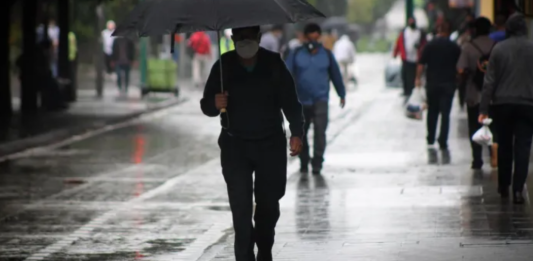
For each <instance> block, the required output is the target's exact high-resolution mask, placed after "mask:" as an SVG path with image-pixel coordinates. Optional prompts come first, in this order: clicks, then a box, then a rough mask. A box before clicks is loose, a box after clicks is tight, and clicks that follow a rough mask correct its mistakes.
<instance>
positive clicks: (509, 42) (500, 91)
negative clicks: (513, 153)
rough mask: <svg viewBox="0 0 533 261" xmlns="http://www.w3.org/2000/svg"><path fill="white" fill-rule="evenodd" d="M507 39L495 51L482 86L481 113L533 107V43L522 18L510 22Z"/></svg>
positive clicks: (515, 16) (515, 15) (512, 17)
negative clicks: (506, 107)
mask: <svg viewBox="0 0 533 261" xmlns="http://www.w3.org/2000/svg"><path fill="white" fill-rule="evenodd" d="M506 27H507V32H506V34H507V35H508V39H506V40H504V41H502V42H500V43H498V44H497V45H496V46H495V47H494V49H493V50H492V53H491V56H490V60H489V65H488V68H487V72H486V73H485V79H484V84H483V94H482V97H481V107H480V113H482V114H486V115H487V114H488V112H489V105H490V104H491V103H492V104H494V105H500V104H523V105H531V106H533V41H531V40H530V39H528V38H527V25H526V21H525V18H524V16H523V15H521V14H518V13H516V14H513V15H512V16H511V17H509V19H508V20H507V24H506Z"/></svg>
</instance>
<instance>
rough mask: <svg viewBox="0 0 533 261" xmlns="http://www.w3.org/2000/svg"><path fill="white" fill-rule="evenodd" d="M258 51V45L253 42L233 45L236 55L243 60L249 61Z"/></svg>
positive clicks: (244, 41) (248, 41)
mask: <svg viewBox="0 0 533 261" xmlns="http://www.w3.org/2000/svg"><path fill="white" fill-rule="evenodd" d="M258 50H259V43H258V42H257V41H253V40H242V41H238V42H236V43H235V51H236V52H237V54H238V55H239V56H240V57H242V58H244V59H250V58H252V57H254V55H255V54H256V53H257V51H258Z"/></svg>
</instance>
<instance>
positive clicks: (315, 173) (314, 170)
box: [313, 169, 322, 175]
mask: <svg viewBox="0 0 533 261" xmlns="http://www.w3.org/2000/svg"><path fill="white" fill-rule="evenodd" d="M321 171H322V170H321V169H313V175H320V173H321Z"/></svg>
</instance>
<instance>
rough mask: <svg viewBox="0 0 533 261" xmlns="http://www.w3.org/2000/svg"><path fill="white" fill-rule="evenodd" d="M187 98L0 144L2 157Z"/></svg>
mask: <svg viewBox="0 0 533 261" xmlns="http://www.w3.org/2000/svg"><path fill="white" fill-rule="evenodd" d="M187 100H188V99H186V98H177V99H173V100H171V101H168V102H162V103H161V104H160V105H155V106H154V107H152V108H149V109H146V110H144V111H139V112H135V113H131V114H128V115H125V116H120V117H117V118H113V119H109V120H102V121H97V122H89V123H87V124H84V125H82V126H75V127H71V128H63V129H57V130H53V131H50V132H47V133H43V134H39V135H36V136H33V137H28V138H23V139H19V140H15V141H11V142H7V143H4V144H0V158H6V157H9V156H10V155H12V154H16V153H20V152H23V151H25V150H29V149H33V148H37V147H42V146H47V145H51V144H53V143H56V142H60V141H62V140H65V139H68V138H70V137H73V136H76V135H81V134H84V133H86V132H93V131H97V130H100V129H103V128H105V127H107V126H110V125H115V124H120V123H123V122H126V121H130V120H133V119H135V118H139V117H141V116H144V115H147V114H150V113H154V112H157V111H160V110H163V109H167V108H170V107H173V106H176V105H179V104H181V103H184V102H186V101H187Z"/></svg>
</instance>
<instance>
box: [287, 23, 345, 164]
mask: <svg viewBox="0 0 533 261" xmlns="http://www.w3.org/2000/svg"><path fill="white" fill-rule="evenodd" d="M304 35H305V37H306V43H304V45H303V46H302V47H300V48H298V49H296V50H295V51H294V52H293V53H292V54H291V55H289V58H288V59H287V60H286V61H285V62H286V64H287V67H288V68H289V70H290V71H291V72H292V75H293V76H294V78H295V80H296V86H297V90H298V96H299V98H300V102H301V103H302V105H303V106H304V116H305V126H304V132H305V133H307V131H308V130H309V128H310V126H311V123H312V124H313V127H314V131H313V138H314V141H313V147H314V148H313V154H314V155H313V159H312V160H311V158H310V155H309V143H308V140H307V136H306V137H304V143H303V149H302V153H301V154H300V164H301V165H300V166H301V168H300V171H301V172H302V173H307V172H309V163H311V165H312V171H313V174H320V172H321V170H322V164H323V162H324V152H325V151H326V129H327V126H328V110H329V109H328V108H329V103H328V101H329V91H330V81H332V82H333V85H334V86H335V90H336V91H337V95H338V96H339V97H340V104H341V107H344V105H345V103H346V100H345V97H346V88H345V86H344V82H343V80H342V74H341V71H340V69H339V66H338V64H337V61H336V60H335V57H334V56H333V54H332V53H331V52H330V51H329V50H327V49H326V48H324V47H323V46H322V45H321V44H320V43H319V42H318V41H319V39H320V36H321V28H320V26H318V25H317V24H308V25H307V26H306V27H305V29H304Z"/></svg>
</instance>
